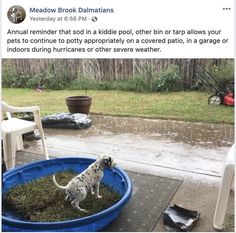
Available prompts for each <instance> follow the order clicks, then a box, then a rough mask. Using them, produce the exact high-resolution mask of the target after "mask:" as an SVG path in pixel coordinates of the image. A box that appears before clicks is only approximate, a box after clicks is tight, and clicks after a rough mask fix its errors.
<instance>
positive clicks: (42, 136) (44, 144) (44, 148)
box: [39, 127, 49, 159]
mask: <svg viewBox="0 0 236 233" xmlns="http://www.w3.org/2000/svg"><path fill="white" fill-rule="evenodd" d="M39 134H40V137H41V141H42V145H43V150H44V155H45V158H46V159H49V155H48V150H47V147H46V142H45V138H44V133H43V129H42V128H40V127H39Z"/></svg>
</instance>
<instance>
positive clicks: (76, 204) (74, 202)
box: [71, 199, 88, 213]
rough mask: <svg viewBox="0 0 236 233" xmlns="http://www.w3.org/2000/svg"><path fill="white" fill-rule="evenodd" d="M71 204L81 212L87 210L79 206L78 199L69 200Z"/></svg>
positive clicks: (86, 211)
mask: <svg viewBox="0 0 236 233" xmlns="http://www.w3.org/2000/svg"><path fill="white" fill-rule="evenodd" d="M71 205H72V206H73V207H75V208H77V209H78V210H80V211H82V212H85V213H88V210H85V209H82V208H80V206H79V201H78V200H76V199H75V200H73V201H72V202H71Z"/></svg>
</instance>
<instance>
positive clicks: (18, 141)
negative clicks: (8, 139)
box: [16, 134, 24, 150]
mask: <svg viewBox="0 0 236 233" xmlns="http://www.w3.org/2000/svg"><path fill="white" fill-rule="evenodd" d="M16 149H17V150H23V149H24V144H23V138H22V134H21V135H17V136H16Z"/></svg>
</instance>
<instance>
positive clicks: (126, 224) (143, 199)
mask: <svg viewBox="0 0 236 233" xmlns="http://www.w3.org/2000/svg"><path fill="white" fill-rule="evenodd" d="M42 159H45V158H44V156H43V155H39V154H35V153H29V152H25V151H20V152H17V157H16V164H17V166H19V165H22V164H25V163H30V162H33V161H36V160H42ZM127 173H128V175H129V177H130V179H131V181H132V184H133V196H132V198H131V200H130V201H129V203H128V204H127V205H126V206H125V207H124V209H123V210H122V211H121V213H120V214H119V216H118V217H117V219H115V220H114V221H113V222H111V223H110V224H109V225H108V226H107V227H106V228H104V229H102V231H109V232H113V231H129V232H132V231H133V232H134V231H144V232H147V231H153V229H154V227H155V225H156V223H157V221H158V220H159V218H160V217H161V215H162V213H163V211H164V210H165V209H166V208H167V206H168V204H169V202H170V201H171V199H172V197H173V196H174V194H175V193H176V191H177V190H178V188H179V186H180V185H181V183H182V181H181V180H175V179H170V178H165V177H159V176H153V175H145V174H142V173H136V172H130V171H127Z"/></svg>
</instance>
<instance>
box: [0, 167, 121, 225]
mask: <svg viewBox="0 0 236 233" xmlns="http://www.w3.org/2000/svg"><path fill="white" fill-rule="evenodd" d="M75 175H77V174H76V173H74V172H72V171H66V172H62V173H58V174H57V180H58V183H59V184H60V185H66V184H67V183H68V182H69V181H70V180H71V179H72V178H73V177H74V176H75ZM100 195H102V198H101V199H98V198H96V197H95V196H94V195H91V194H88V195H87V197H86V199H85V200H84V201H82V202H81V204H80V207H81V208H84V209H86V210H88V213H85V212H81V211H79V210H78V209H75V208H74V207H72V205H71V204H70V201H65V194H64V192H63V191H62V190H59V189H58V188H57V187H55V185H54V184H53V182H52V176H46V177H43V178H40V179H36V180H34V181H32V182H29V183H27V184H24V185H18V186H16V187H14V188H12V189H10V190H9V192H7V193H6V194H5V195H4V197H3V214H4V212H9V211H10V212H12V213H14V214H15V215H16V216H21V219H22V220H25V221H32V222H57V221H66V220H71V219H76V218H81V217H86V216H89V215H93V214H95V213H98V212H100V211H102V210H104V209H107V208H109V207H110V206H112V205H114V204H115V203H116V202H118V201H119V200H120V198H121V196H120V195H119V194H118V193H116V192H115V191H113V190H112V188H111V187H108V186H105V185H104V184H101V186H100Z"/></svg>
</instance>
